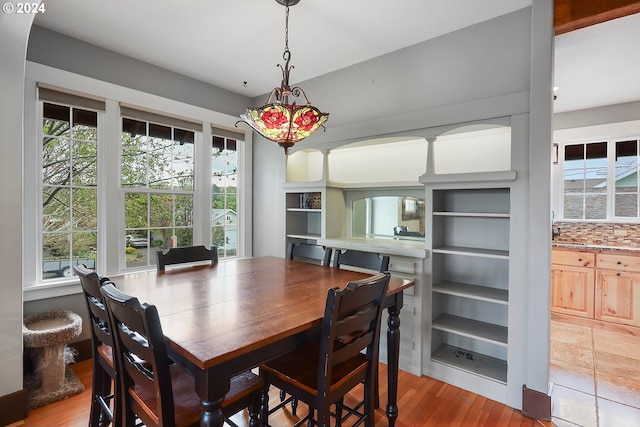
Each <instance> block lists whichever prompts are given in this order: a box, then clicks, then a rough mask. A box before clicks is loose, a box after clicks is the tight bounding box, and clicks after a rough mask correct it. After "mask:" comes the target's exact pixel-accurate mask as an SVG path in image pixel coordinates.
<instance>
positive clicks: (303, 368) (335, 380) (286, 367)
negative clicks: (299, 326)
mask: <svg viewBox="0 0 640 427" xmlns="http://www.w3.org/2000/svg"><path fill="white" fill-rule="evenodd" d="M319 354H320V345H319V343H318V342H313V343H310V344H307V345H306V346H303V347H300V348H299V349H296V350H293V351H291V352H289V353H287V354H285V355H283V356H281V357H278V358H277V359H274V360H271V361H269V362H267V363H264V364H263V365H262V366H260V369H261V370H263V371H264V372H265V373H268V374H271V375H273V376H275V377H278V378H280V379H283V380H284V381H286V382H291V383H294V384H295V387H296V388H299V389H302V390H304V391H305V392H307V393H309V394H312V395H314V394H315V393H316V387H317V384H318V355H319ZM366 369H367V359H366V357H365V356H364V354H358V356H356V357H352V358H351V359H348V360H346V361H345V362H342V363H340V364H338V365H335V366H334V367H333V370H332V375H331V386H330V389H329V390H330V391H332V390H333V389H334V388H338V387H342V386H344V385H345V384H346V383H352V384H353V385H355V384H358V383H359V382H360V381H363V380H364V379H365V377H366Z"/></svg>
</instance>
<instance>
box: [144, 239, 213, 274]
mask: <svg viewBox="0 0 640 427" xmlns="http://www.w3.org/2000/svg"><path fill="white" fill-rule="evenodd" d="M197 261H211V264H217V263H218V248H217V247H216V246H212V247H211V249H207V248H205V247H204V246H202V245H200V246H185V247H181V248H170V249H169V250H168V251H167V252H163V251H156V268H157V269H158V270H159V271H162V270H164V269H165V267H166V266H167V265H174V264H184V263H188V262H197Z"/></svg>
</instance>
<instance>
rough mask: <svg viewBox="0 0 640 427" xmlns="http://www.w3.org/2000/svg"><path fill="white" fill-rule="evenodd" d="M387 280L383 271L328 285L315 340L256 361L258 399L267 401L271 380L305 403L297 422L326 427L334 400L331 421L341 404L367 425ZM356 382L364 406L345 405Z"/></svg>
mask: <svg viewBox="0 0 640 427" xmlns="http://www.w3.org/2000/svg"><path fill="white" fill-rule="evenodd" d="M388 286H389V273H380V274H377V275H375V276H372V277H369V278H366V279H362V280H358V281H353V282H349V283H347V285H346V286H345V287H344V289H339V288H333V289H330V290H329V292H328V294H327V302H326V306H325V312H324V317H323V320H322V329H321V335H320V338H319V340H317V341H314V342H312V343H309V344H307V345H305V346H303V347H300V348H298V349H296V350H293V351H291V352H289V353H287V354H285V355H283V356H280V357H278V358H276V359H274V360H271V361H269V362H267V363H264V364H262V365H261V366H260V374H261V375H262V377H263V378H264V382H265V386H264V390H263V402H268V393H269V386H270V385H274V386H276V387H278V388H280V389H281V390H284V391H285V392H286V393H288V394H291V395H292V396H294V397H295V398H296V399H299V400H300V401H302V402H304V403H306V404H307V405H308V406H309V415H308V416H307V418H306V419H303V420H302V421H301V422H304V421H305V420H306V421H308V422H310V423H311V425H318V426H321V427H325V426H326V427H328V426H329V425H330V414H331V412H330V409H331V406H332V405H334V404H335V417H336V426H340V425H341V424H342V420H343V417H342V411H343V410H347V412H348V414H347V415H356V416H358V417H359V418H360V419H361V421H364V423H365V426H372V425H373V424H374V421H375V420H374V402H373V397H374V386H375V384H374V382H373V378H374V376H373V370H374V369H377V367H376V364H375V361H376V360H377V354H378V347H379V341H380V321H381V317H382V316H381V313H382V302H383V299H384V297H385V294H386V292H387V287H388ZM361 382H364V408H363V409H364V410H363V411H356V410H354V409H353V408H347V407H346V406H344V395H345V394H346V393H347V392H349V391H350V390H351V389H353V388H354V387H356V386H357V385H358V384H360V383H361ZM280 406H281V405H278V406H277V407H276V408H279V407H280ZM270 412H272V411H269V409H268V407H267V405H265V406H263V407H262V408H261V418H262V421H263V422H264V423H265V425H267V423H268V416H269V413H270ZM345 418H346V417H345Z"/></svg>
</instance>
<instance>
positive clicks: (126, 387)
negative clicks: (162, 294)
mask: <svg viewBox="0 0 640 427" xmlns="http://www.w3.org/2000/svg"><path fill="white" fill-rule="evenodd" d="M101 292H102V294H103V296H104V300H105V302H106V305H107V309H108V312H109V319H110V325H111V329H112V330H113V336H114V341H115V348H116V367H117V371H118V374H119V375H120V380H119V383H120V393H121V395H122V405H123V411H122V417H123V418H122V422H123V424H124V426H126V427H129V426H134V425H137V424H136V421H137V420H140V421H141V422H142V423H143V424H144V425H145V426H147V427H161V426H162V427H183V426H198V425H200V413H201V409H202V408H201V405H200V399H199V397H198V395H197V394H196V392H195V378H194V376H193V375H192V374H191V372H189V371H188V370H187V369H186V368H185V367H183V366H182V365H181V364H179V363H177V362H173V361H172V360H171V359H170V357H169V355H168V353H167V347H166V343H165V338H164V334H163V332H162V326H161V324H160V318H159V316H158V310H157V308H156V306H154V305H150V304H141V303H140V302H139V301H138V299H137V298H136V297H133V296H130V295H127V294H125V293H124V292H122V291H120V290H118V289H117V288H116V287H115V286H114V284H113V283H110V282H107V283H105V284H104V286H103V287H102V288H101ZM262 388H263V382H262V379H261V378H260V377H259V376H257V375H255V374H253V373H251V372H249V371H248V372H246V373H242V374H239V375H237V376H235V377H233V378H232V379H231V388H230V391H229V393H227V395H226V396H225V399H224V401H223V402H222V412H223V414H224V416H225V418H228V417H230V416H232V415H234V414H236V413H237V412H240V411H241V410H243V409H244V408H249V415H250V425H251V426H252V427H253V426H258V423H259V419H258V412H259V408H260V395H261V390H262ZM227 422H228V420H227Z"/></svg>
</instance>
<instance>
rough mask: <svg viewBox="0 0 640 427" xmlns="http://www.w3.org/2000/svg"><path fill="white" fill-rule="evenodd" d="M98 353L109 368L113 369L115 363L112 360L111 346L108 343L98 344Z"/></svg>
mask: <svg viewBox="0 0 640 427" xmlns="http://www.w3.org/2000/svg"><path fill="white" fill-rule="evenodd" d="M98 354H99V355H100V357H102V359H103V360H104V361H105V362H106V363H107V365H108V366H109V367H110V368H111V369H115V368H114V366H115V365H114V362H113V348H112V347H111V346H110V345H107V344H100V345H99V346H98ZM114 372H115V371H114Z"/></svg>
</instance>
